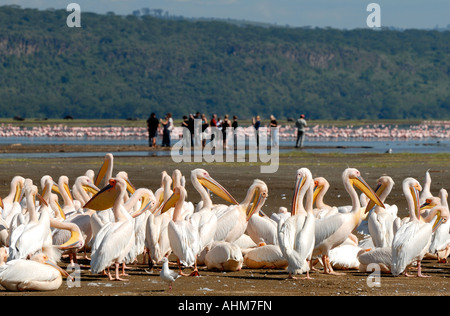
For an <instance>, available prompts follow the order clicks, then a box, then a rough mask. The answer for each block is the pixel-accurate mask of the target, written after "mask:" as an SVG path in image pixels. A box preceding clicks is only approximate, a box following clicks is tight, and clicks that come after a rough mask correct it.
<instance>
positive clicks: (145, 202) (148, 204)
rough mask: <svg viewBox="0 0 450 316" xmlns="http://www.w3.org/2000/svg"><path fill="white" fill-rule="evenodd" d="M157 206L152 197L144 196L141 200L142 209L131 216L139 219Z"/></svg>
mask: <svg viewBox="0 0 450 316" xmlns="http://www.w3.org/2000/svg"><path fill="white" fill-rule="evenodd" d="M155 206H156V201H155V200H153V199H152V198H151V197H150V195H148V194H145V195H143V196H142V198H141V207H140V208H139V209H138V210H137V211H135V212H133V214H131V216H132V217H133V218H134V217H138V216H139V215H141V214H142V213H144V212H145V211H146V210H148V209H152V208H154V207H155Z"/></svg>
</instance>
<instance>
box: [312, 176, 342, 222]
mask: <svg viewBox="0 0 450 316" xmlns="http://www.w3.org/2000/svg"><path fill="white" fill-rule="evenodd" d="M329 188H330V183H329V182H328V181H327V179H325V178H324V177H317V178H314V202H315V204H316V208H315V209H314V214H315V216H316V217H317V218H324V217H328V216H331V215H334V214H337V213H338V208H337V207H336V206H330V205H328V204H326V203H325V202H324V201H323V197H324V196H325V194H326V193H327V192H328V189H329Z"/></svg>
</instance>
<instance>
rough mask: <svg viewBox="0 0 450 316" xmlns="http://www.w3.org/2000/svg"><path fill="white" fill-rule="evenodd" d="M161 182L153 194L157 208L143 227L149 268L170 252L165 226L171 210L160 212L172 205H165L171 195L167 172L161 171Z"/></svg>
mask: <svg viewBox="0 0 450 316" xmlns="http://www.w3.org/2000/svg"><path fill="white" fill-rule="evenodd" d="M161 182H162V183H161V188H160V189H158V190H156V192H155V197H156V200H157V204H158V208H157V209H156V210H155V211H153V212H150V214H149V215H148V217H147V223H146V227H145V228H146V229H145V247H146V248H147V250H148V253H149V266H150V268H152V267H153V265H154V264H156V263H158V262H160V261H161V259H162V258H163V257H164V256H168V255H169V254H170V253H171V252H172V251H171V249H170V241H169V235H168V233H167V225H169V222H170V221H171V220H172V214H173V209H172V210H167V211H164V212H162V208H165V207H167V208H170V207H171V204H172V203H169V204H165V202H167V201H168V200H169V198H170V197H171V195H172V193H173V191H172V190H171V188H170V185H171V184H172V178H171V177H170V176H169V175H168V174H167V172H165V171H163V172H162V181H161Z"/></svg>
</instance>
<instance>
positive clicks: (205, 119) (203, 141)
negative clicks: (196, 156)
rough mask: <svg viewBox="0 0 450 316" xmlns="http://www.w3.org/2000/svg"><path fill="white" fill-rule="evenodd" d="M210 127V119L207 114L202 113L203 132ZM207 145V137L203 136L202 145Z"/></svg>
mask: <svg viewBox="0 0 450 316" xmlns="http://www.w3.org/2000/svg"><path fill="white" fill-rule="evenodd" d="M208 127H209V124H208V119H207V118H206V115H205V114H202V133H204V132H205V130H206V129H207V128H208ZM205 145H206V138H202V147H203V148H205Z"/></svg>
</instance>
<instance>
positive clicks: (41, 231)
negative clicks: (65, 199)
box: [9, 179, 83, 260]
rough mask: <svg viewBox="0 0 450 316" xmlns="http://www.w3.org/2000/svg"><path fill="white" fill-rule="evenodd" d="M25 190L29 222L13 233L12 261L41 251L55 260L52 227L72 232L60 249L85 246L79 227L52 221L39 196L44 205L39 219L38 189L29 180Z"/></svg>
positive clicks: (26, 182) (11, 245) (46, 207)
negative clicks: (37, 208) (37, 205)
mask: <svg viewBox="0 0 450 316" xmlns="http://www.w3.org/2000/svg"><path fill="white" fill-rule="evenodd" d="M24 190H25V194H26V201H27V210H28V214H29V220H28V222H27V223H24V224H22V225H20V226H18V227H17V228H16V229H15V230H14V231H13V232H12V233H11V244H10V248H9V250H10V258H9V259H10V260H14V259H24V258H27V257H30V256H31V255H33V254H35V253H36V252H39V251H44V252H46V253H47V254H48V255H49V256H50V257H51V258H54V257H55V256H56V254H55V253H54V252H53V247H52V239H51V231H50V228H51V227H55V228H59V229H66V230H70V231H71V237H70V238H69V240H67V242H66V243H64V244H62V245H59V246H58V248H59V249H61V250H68V249H77V248H80V247H82V246H83V240H82V239H81V232H80V230H79V228H78V226H76V225H74V224H68V223H62V222H60V221H57V220H55V219H51V218H50V214H49V208H48V206H47V205H45V203H46V202H45V201H44V200H43V199H42V198H41V197H40V196H39V195H38V197H39V198H40V199H41V203H44V204H43V205H41V207H40V213H41V214H40V217H39V218H38V213H37V211H36V196H37V187H36V186H35V185H33V184H32V182H31V180H29V179H27V180H26V181H25V188H24Z"/></svg>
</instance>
